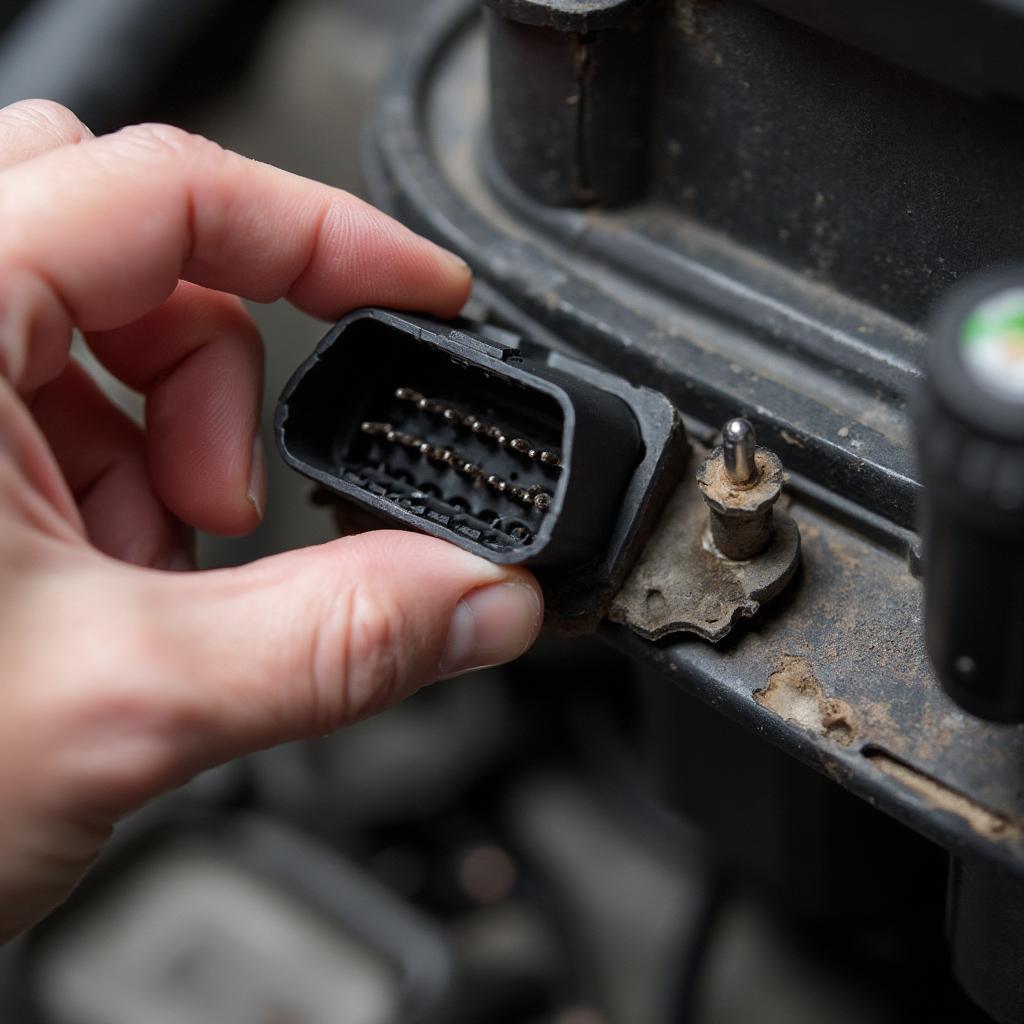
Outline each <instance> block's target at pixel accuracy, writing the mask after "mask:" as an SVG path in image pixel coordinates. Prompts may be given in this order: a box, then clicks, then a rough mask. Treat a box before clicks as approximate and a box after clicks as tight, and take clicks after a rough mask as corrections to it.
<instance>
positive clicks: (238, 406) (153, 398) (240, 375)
mask: <svg viewBox="0 0 1024 1024" xmlns="http://www.w3.org/2000/svg"><path fill="white" fill-rule="evenodd" d="M88 341H89V345H90V347H91V348H92V350H93V352H94V353H95V354H96V356H97V357H98V358H99V359H100V361H101V362H102V363H103V364H104V365H105V366H106V368H107V369H108V370H110V372H111V373H113V374H114V375H115V376H117V377H118V378H120V379H121V380H122V381H124V382H125V383H126V384H127V385H128V386H129V387H131V388H134V389H135V390H136V391H140V392H142V393H143V394H144V395H146V446H147V455H148V460H149V472H150V479H151V480H152V484H153V488H154V489H155V491H156V494H157V495H158V496H159V497H160V499H161V500H162V501H163V503H164V504H165V505H166V506H167V507H168V508H169V509H170V510H171V511H172V512H174V514H175V515H176V516H178V517H179V518H180V519H183V520H184V521H185V522H187V523H190V524H192V525H193V526H195V527H198V528H199V529H202V530H207V531H209V532H211V533H218V534H236V533H245V532H247V531H249V530H251V529H252V528H253V527H255V526H256V525H257V524H258V522H259V520H260V516H261V514H262V508H263V504H264V486H265V485H264V481H263V462H262V453H261V450H260V449H259V446H258V438H259V427H260V394H261V391H262V385H263V346H262V344H261V342H260V338H259V332H258V331H257V329H256V326H255V324H254V323H253V322H252V318H251V317H250V316H249V314H248V313H247V312H246V311H245V308H244V307H243V305H242V303H241V302H240V301H239V300H238V299H237V298H235V297H234V296H231V295H225V294H224V293H223V292H213V291H210V290H208V289H206V288H200V287H199V286H197V285H192V284H187V283H183V284H181V285H179V286H178V288H177V289H176V291H175V292H174V294H173V295H172V296H171V297H170V298H169V299H168V300H167V301H166V302H165V303H164V304H163V305H162V306H160V307H159V308H158V309H156V310H154V311H153V312H152V313H150V314H148V315H147V316H145V317H143V318H142V319H141V320H139V321H137V322H136V323H134V324H130V325H129V326H127V327H122V328H117V329H115V330H112V331H103V332H94V333H91V334H90V335H89V336H88Z"/></svg>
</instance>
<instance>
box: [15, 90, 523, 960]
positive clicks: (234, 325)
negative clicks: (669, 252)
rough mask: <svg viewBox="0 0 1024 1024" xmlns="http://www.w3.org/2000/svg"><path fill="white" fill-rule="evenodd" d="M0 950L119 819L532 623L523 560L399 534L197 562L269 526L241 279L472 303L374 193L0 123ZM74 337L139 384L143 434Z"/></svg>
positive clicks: (50, 901)
mask: <svg viewBox="0 0 1024 1024" xmlns="http://www.w3.org/2000/svg"><path fill="white" fill-rule="evenodd" d="M0 224H2V225H3V230H2V233H0V941H2V939H3V938H4V937H8V936H10V935H12V934H14V933H15V932H17V931H19V930H21V929H23V928H25V927H27V926H28V925H29V924H31V923H32V922H33V921H35V920H37V919H38V918H39V917H40V916H42V914H44V913H45V912H46V911H48V910H49V909H51V908H52V907H53V906H55V905H56V904H57V903H58V902H60V901H61V900H62V899H63V898H64V896H65V895H66V894H67V893H68V891H69V890H70V889H71V887H72V886H73V885H74V884H75V882H76V881H77V880H78V878H79V877H80V876H81V874H82V873H83V872H84V871H85V869H86V868H87V866H88V865H89V863H90V862H91V860H92V859H93V858H94V856H95V854H96V852H97V850H98V848H99V846H100V845H101V843H102V842H103V841H104V839H105V838H106V837H107V836H108V834H109V832H110V830H111V827H112V825H113V823H114V822H115V821H116V820H117V819H118V818H120V817H122V816H123V815H125V814H127V813H128V812H130V811H132V810H134V809H135V808H137V807H138V806H139V805H140V804H142V803H144V802H145V801H146V800H148V799H150V798H151V797H153V796H155V795H157V794H158V793H160V792H161V791H163V790H165V789H167V788H170V787H172V786H175V785H179V784H181V783H182V782H184V781H185V780H186V779H187V778H189V777H190V776H192V775H194V774H195V773H197V772H199V771H201V770H203V769H205V768H208V767H210V766H212V765H214V764H217V763H220V762H223V761H226V760H229V759H231V758H234V757H237V756H239V755H241V754H244V753H247V752H249V751H253V750H256V749H259V748H261V747H266V746H269V745H272V744H275V743H279V742H283V741H286V740H292V739H297V738H300V737H305V736H315V735H319V734H323V733H326V732H329V731H331V730H334V729H337V728H338V727H339V726H342V725H344V724H346V723H349V722H352V721H355V720H356V719H358V718H360V717H362V716H364V715H367V714H369V713H371V712H373V711H377V710H380V709H382V708H384V707H387V706H389V705H391V704H393V703H395V702H396V701H398V700H401V699H402V698H403V697H406V696H408V695H409V694H411V693H412V692H413V691H414V690H416V689H417V688H418V687H419V686H421V685H422V684H424V683H426V682H429V681H430V680H432V679H434V678H436V677H438V676H445V675H453V674H457V673H458V672H460V671H466V670H469V669H470V668H474V667H479V666H483V665H488V664H496V663H499V662H503V661H507V660H509V659H511V658H514V657H516V656H517V655H519V654H521V653H522V652H523V651H524V650H525V649H526V648H527V647H529V645H530V644H531V643H532V642H533V640H534V638H535V637H536V634H537V631H538V629H539V627H540V620H541V615H542V608H541V600H540V596H539V590H538V589H537V587H536V584H535V582H534V581H533V579H532V577H531V576H530V575H529V574H528V573H526V572H524V571H522V570H514V569H507V568H504V567H499V566H495V565H492V564H490V563H488V562H485V561H483V560H481V559H477V558H476V557H474V556H472V555H469V554H467V553H465V552H463V551H460V550H459V549H458V548H456V547H454V546H451V545H448V544H445V543H444V542H442V541H438V540H434V539H431V538H427V537H422V536H418V535H414V534H409V533H394V532H381V533H373V534H366V535H362V536H358V537H352V538H346V539H343V540H339V541H335V542H333V543H331V544H325V545H322V546H320V547H316V548H310V549H306V550H303V551H295V552H290V553H288V554H284V555H278V556H275V557H273V558H267V559H264V560H262V561H259V562H256V563H253V564H252V565H249V566H245V567H242V568H239V569H230V570H220V571H215V572H202V573H185V572H170V571H166V570H171V569H182V568H187V567H189V566H190V564H191V558H192V536H191V531H192V528H194V527H198V528H201V529H204V530H209V531H212V532H216V533H222V534H233V533H243V532H245V531H247V530H249V529H251V528H252V527H254V526H255V525H256V523H257V522H258V520H259V517H260V509H261V506H262V502H263V487H264V484H263V467H262V460H261V455H260V450H259V444H258V440H257V439H258V437H259V409H260V388H261V378H262V349H261V345H260V341H259V338H258V335H257V332H256V329H255V327H254V326H253V324H252V321H251V320H250V319H249V317H248V315H247V314H246V312H245V310H244V308H243V306H242V304H241V302H240V301H239V299H238V298H236V297H235V296H236V295H242V296H245V297H247V298H250V299H255V300H258V301H271V300H274V299H277V298H280V297H285V298H287V299H289V300H290V301H291V302H293V303H295V304H296V305H297V306H299V307H301V308H302V309H304V310H307V311H308V312H310V313H313V314H316V315H318V316H322V317H325V318H329V319H333V318H334V317H336V316H338V315H340V314H341V313H343V312H344V311H346V310H347V309H350V308H353V307H356V306H360V305H365V304H371V303H372V304H381V305H390V306H398V307H404V308H410V309H418V310H422V311H426V312H432V313H435V314H437V315H440V316H445V315H451V314H454V313H455V312H457V311H458V309H459V308H460V306H461V305H462V303H463V301H464V300H465V298H466V295H467V292H468V288H469V283H470V275H469V271H468V270H467V269H466V267H465V265H464V264H462V263H461V261H459V260H457V259H456V258H455V257H453V256H451V255H450V254H448V253H445V252H444V251H443V250H441V249H438V248H437V247H436V246H434V245H433V244H432V243H430V242H427V241H425V240H424V239H421V238H419V237H417V236H416V235H414V234H412V233H411V232H409V231H408V230H406V229H405V228H403V227H401V226H400V225H398V224H397V223H395V222H394V221H391V220H390V219H389V218H387V217H385V216H384V215H383V214H381V213H378V212H377V211H375V210H374V209H372V208H371V207H369V206H367V205H365V204H364V203H362V202H360V201H359V200H357V199H355V198H353V197H352V196H350V195H347V194H345V193H343V192H339V191H337V190H335V189H331V188H328V187H326V186H323V185H319V184H315V183H313V182H309V181H305V180H303V179H301V178H297V177H295V176H293V175H290V174H286V173H285V172H283V171H279V170H276V169H273V168H271V167H267V166H265V165H262V164H257V163H254V162H251V161H249V160H246V159H244V158H242V157H240V156H236V155H234V154H231V153H227V152H225V151H223V150H221V149H220V148H219V147H217V146H215V145H214V144H213V143H211V142H207V141H205V140H202V139H199V138H196V137H194V136H189V135H186V134H185V133H183V132H181V131H178V130H176V129H172V128H167V127H160V126H145V127H135V128H129V129H126V130H124V131H122V132H119V133H117V134H116V135H112V136H107V137H105V138H101V139H93V138H92V137H91V136H90V135H89V132H88V131H87V129H85V128H84V127H83V126H82V125H81V124H80V123H79V122H78V121H77V120H76V119H75V118H74V116H73V115H71V114H70V113H69V112H68V111H66V110H64V109H63V108H60V107H57V106H56V105H54V104H49V103H43V102H36V101H33V102H31V103H24V104H17V105H15V106H14V107H10V108H7V109H6V110H3V111H0ZM73 327H78V328H80V329H81V330H82V331H83V332H84V334H85V337H86V340H87V342H88V344H89V346H90V347H91V349H92V351H93V352H94V353H95V354H96V356H97V357H98V358H99V359H100V361H101V362H102V363H103V364H104V365H105V366H106V367H107V369H109V370H110V371H111V372H112V373H114V374H115V375H116V376H117V377H119V378H120V379H121V380H122V381H124V382H125V383H126V384H127V385H129V386H130V387H132V388H134V389H136V390H138V391H140V392H142V393H143V394H144V395H145V399H146V416H145V430H142V429H140V428H139V427H138V426H136V425H135V424H134V423H133V422H132V421H131V420H129V419H128V418H127V417H126V416H125V415H123V414H122V413H121V412H120V411H119V410H118V409H116V408H115V407H114V406H113V405H112V404H111V403H110V402H109V401H108V400H107V398H106V397H105V396H104V395H103V394H102V393H101V392H100V391H99V390H98V389H97V388H96V386H95V385H94V384H93V383H92V381H91V380H90V378H89V377H88V376H87V375H86V373H85V372H84V371H83V370H82V369H81V367H80V366H78V365H77V364H76V363H75V361H74V360H72V359H70V358H69V346H70V342H71V332H72V328H73Z"/></svg>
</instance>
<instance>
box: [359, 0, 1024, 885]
mask: <svg viewBox="0 0 1024 1024" xmlns="http://www.w3.org/2000/svg"><path fill="white" fill-rule="evenodd" d="M477 9H478V8H477V5H476V3H474V2H470V0H438V2H437V3H435V4H432V5H430V8H429V10H428V11H427V12H426V18H427V20H426V21H425V22H424V24H423V30H422V32H418V33H416V34H415V35H414V36H410V43H409V49H408V51H407V52H406V54H405V59H404V60H402V61H401V62H400V64H399V67H398V70H397V74H396V77H395V79H394V80H393V82H392V84H391V86H390V88H389V90H388V92H387V93H386V95H385V97H384V99H383V101H382V104H381V106H380V108H379V112H378V116H377V119H376V122H375V124H374V131H373V138H374V142H375V144H374V146H373V147H372V149H370V150H368V153H367V158H368V161H369V162H370V163H371V164H372V165H373V177H374V178H376V179H377V180H378V181H379V182H380V183H381V185H380V188H379V189H378V191H377V194H376V196H375V198H376V199H377V201H378V202H380V203H382V204H383V205H385V206H386V207H388V208H389V209H391V210H392V211H393V212H395V213H396V214H398V215H399V216H401V217H402V218H403V219H404V220H406V221H407V222H409V223H411V224H413V225H414V226H415V227H417V228H418V229H419V230H421V231H423V232H425V233H427V234H429V235H431V236H433V237H435V238H437V239H439V240H440V241H442V242H443V243H444V244H446V245H448V246H449V247H452V248H454V249H456V250H458V251H460V252H461V253H462V254H463V255H464V256H465V257H466V258H467V259H468V260H469V262H470V263H471V264H472V265H473V267H474V269H475V270H476V272H477V274H478V278H479V279H481V280H483V281H485V282H486V283H487V285H488V286H489V288H490V289H492V290H493V291H496V292H497V294H498V295H499V298H501V301H502V302H504V307H503V308H504V312H505V315H506V318H507V319H508V320H509V322H510V323H512V324H513V325H514V326H516V327H517V328H521V329H532V328H536V329H539V330H540V331H542V332H544V333H545V339H546V340H548V341H549V342H550V341H552V339H553V340H554V341H555V342H556V343H558V342H561V343H565V344H568V345H569V346H570V347H571V348H573V349H574V350H575V351H577V352H583V353H585V354H586V355H588V356H589V357H591V358H593V359H594V360H596V361H598V362H600V363H602V364H604V365H606V366H608V367H609V368H611V369H613V370H616V371H617V372H620V373H622V374H623V375H624V376H626V377H628V378H629V379H630V380H632V381H633V382H634V383H636V384H646V385H649V386H651V387H654V388H656V389H658V390H661V391H663V392H664V393H665V394H667V395H668V396H669V397H670V399H671V400H672V401H673V402H674V403H675V405H676V406H677V407H678V408H679V409H680V410H681V412H682V413H683V415H684V417H685V418H686V419H687V425H688V428H689V429H690V431H691V434H692V435H694V436H698V437H700V438H701V439H702V440H705V441H707V440H710V436H709V435H708V433H707V430H708V428H709V427H712V426H713V425H716V424H721V423H722V422H724V421H725V419H727V418H729V417H730V416H735V415H748V418H750V419H752V420H753V421H755V425H756V427H757V430H758V437H759V439H760V440H761V442H762V443H763V444H766V445H768V446H770V447H772V448H773V449H774V450H775V451H776V452H777V453H778V454H779V455H780V456H781V457H782V459H783V462H784V463H785V465H786V468H787V470H788V471H789V473H790V474H791V477H792V480H791V485H790V488H789V492H790V495H791V497H792V499H793V501H792V505H791V508H790V511H791V512H792V515H793V516H794V518H795V520H796V522H797V523H798V525H799V527H800V531H801V534H802V546H803V554H802V563H801V568H800V569H799V571H798V574H797V576H796V578H795V579H794V581H793V583H792V584H791V585H790V586H789V587H788V588H787V590H786V591H785V592H784V593H783V594H782V595H781V596H779V597H778V598H776V599H775V600H773V601H772V602H771V603H770V604H768V605H766V606H765V607H764V608H763V609H761V610H760V611H759V612H758V614H757V616H756V618H754V619H752V620H744V621H742V622H740V623H738V624H737V625H736V627H735V628H734V630H733V632H732V633H731V634H730V635H729V636H728V637H727V638H726V639H725V640H723V641H722V642H721V643H719V644H718V645H716V646H713V645H711V644H709V643H707V642H706V641H704V640H701V639H698V638H696V637H692V638H686V637H680V638H666V639H664V640H661V641H656V642H652V641H649V640H643V639H642V638H640V637H638V636H637V635H635V634H634V633H632V632H630V631H629V630H628V629H626V628H624V627H622V626H614V625H611V624H608V625H607V626H606V627H604V630H605V633H606V635H607V637H608V638H609V639H610V640H611V641H612V642H614V643H615V644H617V645H619V646H621V647H622V648H623V649H625V650H626V651H627V652H629V653H630V654H631V655H633V656H635V657H638V658H643V659H645V660H647V661H649V662H651V663H653V664H655V665H656V666H658V667H660V668H661V669H662V670H663V671H664V672H665V673H666V674H667V675H669V676H670V677H672V678H673V679H675V680H676V682H677V683H678V685H680V686H682V687H683V688H684V689H686V690H687V691H689V692H691V693H693V694H695V695H697V696H698V697H700V698H701V699H703V700H704V701H706V702H707V703H708V704H710V705H712V706H713V707H715V708H718V709H719V710H721V711H722V712H723V713H726V714H728V715H730V716H731V717H733V718H734V719H736V720H738V721H740V722H742V723H745V724H746V725H747V726H749V727H750V728H751V729H753V730H754V731H755V732H756V733H758V734H760V735H762V736H763V737H765V738H766V739H768V740H770V741H772V742H774V743H776V744H778V745H779V746H780V747H782V748H783V749H785V750H786V751H787V752H789V753H790V754H792V755H794V756H796V757H798V758H800V759H801V760H803V761H805V762H806V763H808V764H811V765H813V766H815V767H817V768H819V769H820V770H822V771H824V772H825V773H827V774H828V775H829V776H831V777H832V778H833V779H835V780H836V781H837V782H838V783H840V784H841V785H842V786H844V787H846V788H847V789H849V790H851V791H852V792H855V793H857V794H859V795H860V796H862V797H864V798H865V799H867V800H868V801H869V802H871V803H872V804H874V805H876V806H878V807H879V808H881V809H883V810H884V811H886V812H887V813H889V814H892V815H893V816H895V817H896V818H898V819H900V820H901V821H903V822H904V823H906V824H907V825H909V826H911V827H912V828H915V829H917V830H918V831H920V832H921V833H922V834H924V835H927V836H929V837H930V838H932V839H934V840H935V841H936V842H938V843H940V844H942V845H943V846H945V847H947V848H949V849H951V850H953V851H956V852H959V853H961V854H968V855H972V856H977V857H980V858H983V859H985V860H988V861H989V862H996V863H1000V864H1002V865H1003V866H1004V867H1006V868H1008V869H1010V870H1012V871H1014V872H1015V873H1017V874H1019V875H1024V781H1022V780H1024V730H1022V729H1021V728H1020V727H1017V726H1007V725H998V724H992V723H985V722H982V721H980V720H978V719H975V718H972V717H971V716H969V715H967V714H965V713H963V712H961V711H960V710H958V709H957V707H956V706H955V705H954V704H953V703H952V702H951V701H950V700H949V698H947V697H946V696H945V694H944V693H943V692H942V690H941V689H940V687H939V685H938V683H937V682H936V680H935V679H934V678H933V676H932V674H931V671H930V669H929V667H928V665H927V661H926V657H925V653H924V648H923V637H922V615H921V590H920V584H919V582H918V581H917V580H916V579H915V577H914V575H913V574H912V573H911V571H910V570H909V568H908V554H909V555H910V557H911V559H916V558H917V557H918V554H919V552H918V551H917V549H916V547H915V542H914V538H913V536H912V534H910V533H909V530H908V528H912V527H913V523H914V516H913V504H914V498H915V496H916V494H917V492H918V490H919V487H918V484H917V482H916V479H915V474H914V465H913V457H912V454H911V451H910V433H909V419H908V415H907V410H906V404H905V396H906V394H907V393H908V392H909V391H910V390H911V389H912V387H913V386H914V385H915V383H916V381H917V380H918V378H919V376H920V371H919V354H920V352H921V349H922V345H923V337H922V336H921V334H920V333H919V332H918V331H916V330H915V329H913V328H912V327H908V326H907V325H906V324H901V323H899V322H898V321H895V320H893V319H892V318H890V317H887V316H886V315H885V314H882V313H880V312H879V311H878V310H874V309H872V308H871V307H866V306H864V305H863V304H858V303H857V302H855V301H853V300H851V299H848V298H846V297H844V296H842V295H841V294H839V293H838V292H836V291H834V290H832V289H828V288H825V287H823V286H822V285H821V284H820V283H819V282H813V281H807V280H803V279H801V278H800V277H799V276H798V275H794V274H792V273H790V272H789V271H786V270H784V269H780V268H777V267H775V266H773V265H772V264H771V262H770V261H767V260H764V259H762V258H761V257H759V256H758V255H757V254H750V253H744V252H743V251H742V250H741V249H740V247H738V246H735V245H732V244H731V243H730V242H729V240H728V239H726V238H724V236H717V235H715V234H714V233H713V232H709V231H707V230H705V229H703V228H701V227H699V226H698V225H696V224H694V223H693V222H690V221H686V220H685V218H683V219H682V220H680V219H679V218H673V214H672V212H671V211H667V210H663V209H659V208H658V207H656V206H644V205H640V206H638V207H635V208H632V210H631V211H630V212H628V213H624V214H622V215H621V216H615V215H611V214H606V213H605V214H594V213H592V212H590V211H556V212H554V213H550V216H549V215H548V213H545V212H544V211H543V210H542V209H538V208H537V205H538V204H534V206H533V207H530V205H529V202H528V201H526V202H523V201H522V199H521V197H519V198H517V197H516V196H515V195H514V191H506V192H505V193H502V192H501V182H500V176H496V175H494V174H493V173H491V171H489V170H488V158H487V150H488V146H487V132H486V128H485V125H486V116H487V110H486V95H485V92H486V90H485V88H484V81H485V77H484V76H485V68H484V50H483V41H482V38H481V34H480V32H479V31H478V27H477V22H476V13H477ZM517 204H518V205H517ZM627 264H628V266H627ZM738 284H741V285H742V287H739V286H738ZM502 297H503V298H502ZM701 425H703V427H704V429H705V433H704V434H701V432H700V427H701ZM841 524H847V525H841ZM849 524H852V528H851V526H850V525H849Z"/></svg>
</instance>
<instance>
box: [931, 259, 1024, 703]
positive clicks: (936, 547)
mask: <svg viewBox="0 0 1024 1024" xmlns="http://www.w3.org/2000/svg"><path fill="white" fill-rule="evenodd" d="M917 412H918V416H917V435H918V451H919V455H920V464H921V473H922V478H923V483H924V485H925V492H924V516H923V523H922V526H923V530H922V533H923V536H924V554H925V608H926V640H927V645H928V654H929V656H930V658H931V661H932V665H933V667H934V669H935V672H936V674H937V675H938V677H939V680H940V682H941V683H942V686H943V688H944V689H945V690H946V692H947V693H948V694H949V695H950V696H951V697H952V698H953V699H954V700H955V701H956V702H957V703H958V704H959V705H960V706H961V707H963V708H965V709H966V710H968V711H970V712H971V713H972V714H975V715H978V716H980V717H982V718H988V719H991V720H994V721H1001V722H1020V721H1024V632H1022V631H1021V628H1020V623H1021V621H1022V619H1024V543H1022V542H1024V271H1022V270H1021V269H1020V268H1016V267H1013V268H1005V269H1003V270H1000V271H997V272H994V273H988V274H982V275H980V276H977V277H975V278H974V279H972V280H969V281H968V282H966V283H965V284H964V285H962V286H961V287H959V288H957V289H954V290H953V291H952V292H951V293H950V295H949V296H948V298H947V299H946V300H945V301H944V302H943V303H942V304H941V305H940V307H939V309H938V310H937V313H936V317H935V320H934V324H933V329H932V342H931V346H930V348H929V359H928V380H927V384H926V386H925V387H924V388H922V390H921V394H920V396H919V400H918V410H917Z"/></svg>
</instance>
